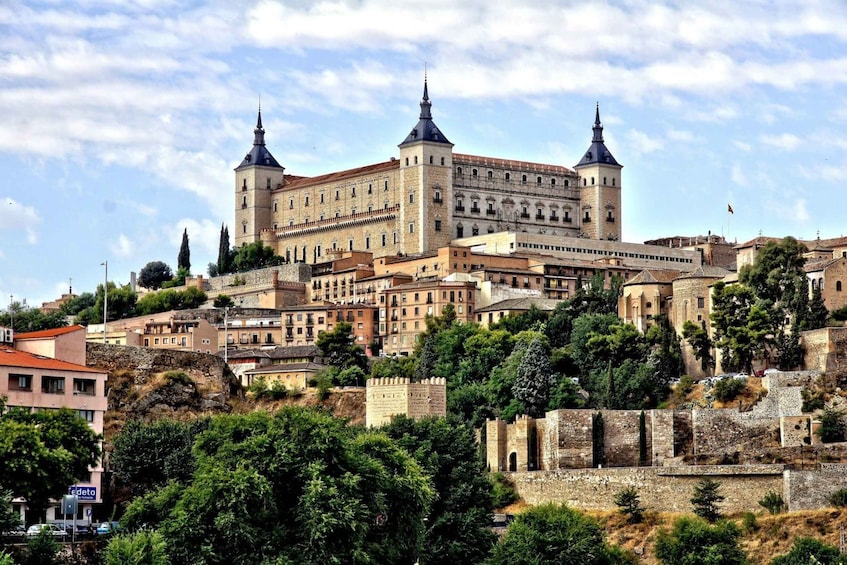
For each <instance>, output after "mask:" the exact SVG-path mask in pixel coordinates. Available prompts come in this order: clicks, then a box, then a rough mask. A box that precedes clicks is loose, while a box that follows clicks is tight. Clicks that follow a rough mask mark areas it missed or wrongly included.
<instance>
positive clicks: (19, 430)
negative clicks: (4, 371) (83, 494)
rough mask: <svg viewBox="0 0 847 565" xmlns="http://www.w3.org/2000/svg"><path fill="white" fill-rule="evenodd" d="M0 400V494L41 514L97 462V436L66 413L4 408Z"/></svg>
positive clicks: (85, 423) (62, 411)
mask: <svg viewBox="0 0 847 565" xmlns="http://www.w3.org/2000/svg"><path fill="white" fill-rule="evenodd" d="M4 404H5V400H4V399H0V490H9V491H11V492H12V493H14V495H15V496H21V497H24V498H25V499H26V500H27V503H28V504H29V506H30V507H31V508H33V509H36V510H39V511H40V510H43V509H44V508H46V507H47V506H48V505H49V502H50V500H51V499H56V498H61V497H62V495H64V494H67V492H68V485H72V484H74V483H75V482H77V481H79V480H81V479H83V478H84V477H86V476H88V469H89V467H91V466H93V465H95V464H96V463H97V460H98V458H99V457H100V444H99V442H100V439H101V438H100V436H98V435H97V434H96V433H94V430H92V429H91V426H89V425H88V423H87V422H86V421H85V420H83V419H82V418H81V417H80V416H79V415H78V414H77V413H76V412H75V411H73V410H70V409H68V408H60V409H58V410H49V411H40V412H30V411H29V410H23V409H19V408H12V409H10V410H8V411H6V410H5V409H4Z"/></svg>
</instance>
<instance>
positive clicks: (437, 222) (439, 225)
mask: <svg viewBox="0 0 847 565" xmlns="http://www.w3.org/2000/svg"><path fill="white" fill-rule="evenodd" d="M435 231H441V220H435ZM838 284H839V285H840V284H841V283H838ZM838 290H841V289H840V288H839V289H838Z"/></svg>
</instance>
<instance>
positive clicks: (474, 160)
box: [453, 153, 576, 176]
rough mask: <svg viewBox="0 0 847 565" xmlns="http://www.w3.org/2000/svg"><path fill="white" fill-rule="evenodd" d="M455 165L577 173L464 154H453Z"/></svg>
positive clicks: (554, 166) (539, 164)
mask: <svg viewBox="0 0 847 565" xmlns="http://www.w3.org/2000/svg"><path fill="white" fill-rule="evenodd" d="M453 164H454V165H458V164H461V165H478V166H486V165H490V166H492V167H502V168H504V169H517V170H524V171H532V172H539V173H548V174H549V173H556V174H560V175H568V176H573V175H575V174H576V171H574V170H573V169H571V168H569V167H563V166H561V165H548V164H545V163H531V162H528V161H515V160H514V159H498V158H496V157H480V156H478V155H464V154H462V153H453Z"/></svg>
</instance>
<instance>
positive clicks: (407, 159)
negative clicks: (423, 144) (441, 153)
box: [406, 155, 445, 167]
mask: <svg viewBox="0 0 847 565" xmlns="http://www.w3.org/2000/svg"><path fill="white" fill-rule="evenodd" d="M412 162H413V163H414V164H415V165H417V164H418V156H417V155H415V157H414V159H413V160H412ZM429 164H430V165H434V164H435V158H434V157H433V156H432V155H430V156H429ZM444 164H445V161H444V157H442V158H441V166H442V167H443V166H444ZM406 166H407V167H408V166H409V158H408V157H406Z"/></svg>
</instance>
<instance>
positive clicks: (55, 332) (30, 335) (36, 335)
mask: <svg viewBox="0 0 847 565" xmlns="http://www.w3.org/2000/svg"><path fill="white" fill-rule="evenodd" d="M80 330H85V328H83V327H82V326H66V327H64V328H54V329H52V330H41V331H38V332H24V333H20V334H15V339H43V338H45V337H56V336H59V335H64V334H69V333H73V332H77V331H80Z"/></svg>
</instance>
